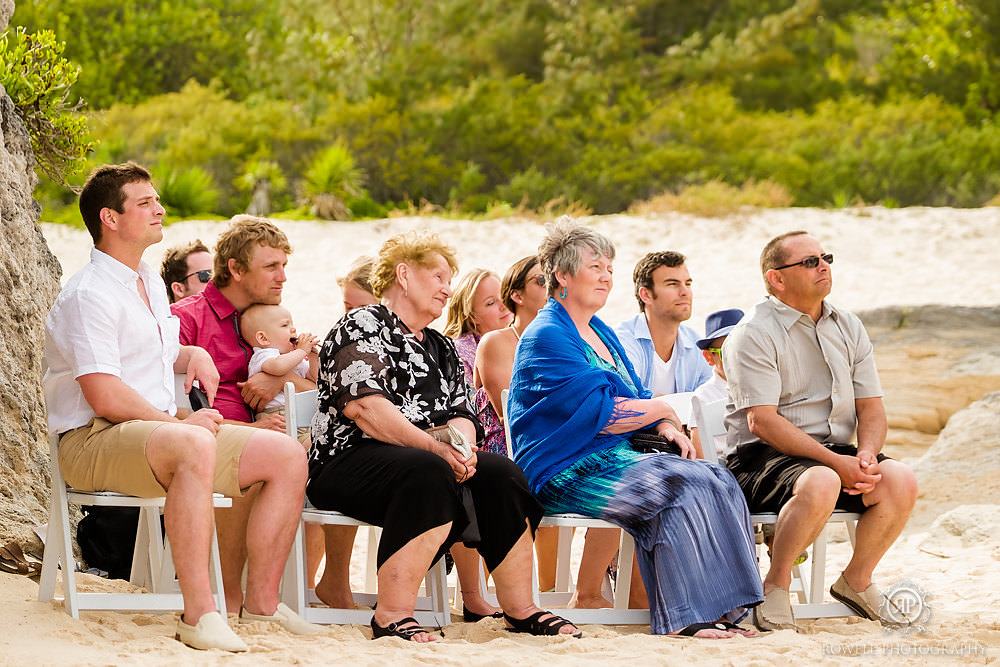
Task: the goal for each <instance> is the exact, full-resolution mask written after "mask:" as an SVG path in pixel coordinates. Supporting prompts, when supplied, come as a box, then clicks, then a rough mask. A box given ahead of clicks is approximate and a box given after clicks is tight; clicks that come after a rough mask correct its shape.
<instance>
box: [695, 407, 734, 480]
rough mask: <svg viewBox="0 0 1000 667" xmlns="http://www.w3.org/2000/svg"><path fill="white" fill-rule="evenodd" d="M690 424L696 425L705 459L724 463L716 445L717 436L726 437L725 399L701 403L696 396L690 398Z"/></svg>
mask: <svg viewBox="0 0 1000 667" xmlns="http://www.w3.org/2000/svg"><path fill="white" fill-rule="evenodd" d="M691 416H692V421H691V424H692V425H693V426H697V428H698V437H699V438H700V439H701V451H702V452H704V454H705V460H706V461H718V462H719V463H722V464H725V461H723V460H722V459H721V458H720V457H721V456H722V452H720V451H719V449H718V447H717V446H716V442H715V439H716V438H717V437H722V438H723V439H725V437H726V401H725V399H722V398H720V399H719V400H717V401H712V402H710V403H703V402H702V401H701V399H699V398H698V397H697V396H693V397H692V398H691Z"/></svg>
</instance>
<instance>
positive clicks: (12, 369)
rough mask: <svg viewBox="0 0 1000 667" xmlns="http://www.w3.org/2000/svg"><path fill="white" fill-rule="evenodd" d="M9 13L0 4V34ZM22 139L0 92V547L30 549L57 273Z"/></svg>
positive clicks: (44, 485)
mask: <svg viewBox="0 0 1000 667" xmlns="http://www.w3.org/2000/svg"><path fill="white" fill-rule="evenodd" d="M13 11H14V3H13V1H12V0H0V30H3V28H4V27H6V25H7V21H8V20H10V16H11V14H12V13H13ZM34 165H35V159H34V156H33V155H32V153H31V143H30V140H29V138H28V132H27V130H26V129H25V127H24V124H23V123H22V122H21V119H20V117H18V115H17V112H16V111H15V110H14V105H13V103H12V102H11V100H10V97H8V95H7V92H6V91H5V90H4V89H3V87H0V184H2V185H0V361H2V363H0V397H2V401H3V405H2V408H0V447H2V450H0V452H2V453H0V544H4V543H6V541H7V540H9V539H11V538H16V539H17V540H18V541H20V542H22V543H25V544H31V543H33V542H37V539H36V538H35V537H34V535H33V533H32V531H31V527H32V526H35V525H38V524H41V523H45V521H46V517H47V507H48V487H49V475H48V462H49V455H48V444H47V440H46V433H45V403H44V400H43V397H42V383H41V380H42V361H43V359H44V356H45V332H44V323H45V315H46V313H47V312H48V309H49V306H50V305H51V304H52V301H53V300H54V299H55V297H56V295H57V294H58V292H59V277H60V274H61V272H62V270H61V269H60V267H59V262H58V261H57V260H56V258H55V257H54V256H53V255H52V253H51V252H49V248H48V246H47V245H46V243H45V239H44V238H43V237H42V232H41V229H40V228H39V226H38V214H39V207H38V204H37V203H36V202H35V201H34V200H33V199H32V198H31V193H32V190H33V189H34V187H35V183H36V181H37V177H36V176H35V171H34Z"/></svg>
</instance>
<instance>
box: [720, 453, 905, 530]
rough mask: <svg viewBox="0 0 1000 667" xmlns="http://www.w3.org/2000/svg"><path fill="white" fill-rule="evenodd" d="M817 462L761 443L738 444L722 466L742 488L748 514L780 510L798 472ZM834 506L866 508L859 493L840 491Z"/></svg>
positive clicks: (858, 510) (849, 509)
mask: <svg viewBox="0 0 1000 667" xmlns="http://www.w3.org/2000/svg"><path fill="white" fill-rule="evenodd" d="M825 447H826V448H827V449H829V450H830V451H832V452H834V453H835V454H843V455H846V456H855V455H856V454H857V453H858V448H857V447H855V446H854V445H831V444H828V445H825ZM877 458H878V461H879V463H881V462H882V461H884V460H885V459H886V458H888V457H886V456H885V455H884V454H879V455H878V457H877ZM821 465H823V464H822V463H820V462H819V461H817V460H815V459H807V458H803V457H800V456H787V455H785V454H782V453H781V452H779V451H778V450H777V449H775V448H773V447H771V446H770V445H765V444H764V443H762V442H756V443H752V444H749V445H742V446H741V447H739V448H738V449H737V450H736V452H735V453H734V454H730V455H729V458H728V459H726V466H727V467H728V468H729V470H730V471H732V473H733V476H734V477H735V478H736V481H737V482H739V485H740V488H741V489H743V495H744V496H746V499H747V507H748V508H749V509H750V513H751V514H756V513H762V512H774V513H777V512H779V511H781V508H782V507H784V505H785V503H787V502H788V501H789V500H791V498H792V489H794V488H795V482H796V480H798V478H799V475H801V474H802V473H804V472H805V471H806V470H808V469H809V468H812V467H813V466H821ZM836 508H837V509H839V510H845V511H847V512H855V513H858V514H861V513H862V512H864V511H865V510H866V509H868V508H867V507H866V506H865V503H864V500H863V496H862V495H861V494H854V495H851V494H849V493H845V492H844V491H841V492H840V496H839V497H838V498H837V504H836Z"/></svg>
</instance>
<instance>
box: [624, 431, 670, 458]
mask: <svg viewBox="0 0 1000 667" xmlns="http://www.w3.org/2000/svg"><path fill="white" fill-rule="evenodd" d="M628 441H629V444H630V445H631V446H632V449H634V450H635V451H637V452H641V453H642V454H677V455H678V456H680V454H681V448H680V447H678V446H677V443H675V442H674V441H673V440H669V439H668V438H667V437H666V436H664V435H660V434H658V433H653V432H652V431H636V432H635V433H633V434H632V435H630V436H629V438H628Z"/></svg>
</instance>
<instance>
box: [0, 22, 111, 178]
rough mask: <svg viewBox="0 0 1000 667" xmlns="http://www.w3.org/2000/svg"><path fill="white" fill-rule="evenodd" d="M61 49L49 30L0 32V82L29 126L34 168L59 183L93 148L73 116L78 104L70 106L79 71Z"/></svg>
mask: <svg viewBox="0 0 1000 667" xmlns="http://www.w3.org/2000/svg"><path fill="white" fill-rule="evenodd" d="M65 48H66V44H65V43H64V42H59V41H56V38H55V33H53V32H52V31H51V30H40V31H38V32H37V33H30V32H27V31H26V30H25V29H24V28H21V27H19V28H17V29H16V30H15V31H14V32H13V33H11V32H10V31H9V30H8V31H5V32H4V33H3V34H0V84H2V85H3V87H4V89H6V91H7V94H8V95H9V96H10V98H11V100H12V101H13V102H14V108H15V109H16V110H17V113H18V115H19V116H20V117H21V120H23V121H24V124H25V126H26V127H27V128H28V134H29V135H30V137H31V149H32V151H33V152H34V154H35V159H36V160H37V161H38V166H39V167H41V168H42V171H44V172H45V174H46V175H48V176H49V177H50V178H51V179H52V180H54V181H55V182H57V183H60V184H65V183H66V177H67V176H70V175H72V174H75V173H76V172H78V171H79V170H80V169H81V167H82V165H83V156H84V155H86V153H87V151H88V150H90V149H91V147H92V146H93V141H91V139H90V136H89V132H88V130H87V119H86V117H84V116H82V115H80V114H78V113H76V112H77V111H79V110H80V108H81V106H82V105H83V102H82V100H80V101H77V102H75V103H71V102H70V99H71V98H70V87H71V86H72V85H73V83H75V82H76V79H77V76H79V74H80V69H79V68H78V67H74V66H73V65H71V64H70V63H69V62H68V61H67V60H66V59H65V58H63V57H62V53H63V50H64V49H65Z"/></svg>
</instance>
